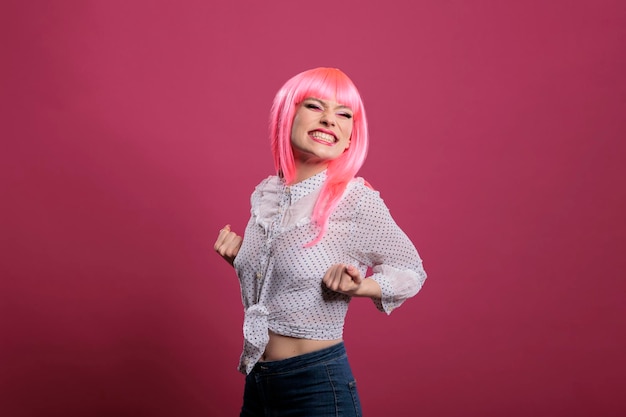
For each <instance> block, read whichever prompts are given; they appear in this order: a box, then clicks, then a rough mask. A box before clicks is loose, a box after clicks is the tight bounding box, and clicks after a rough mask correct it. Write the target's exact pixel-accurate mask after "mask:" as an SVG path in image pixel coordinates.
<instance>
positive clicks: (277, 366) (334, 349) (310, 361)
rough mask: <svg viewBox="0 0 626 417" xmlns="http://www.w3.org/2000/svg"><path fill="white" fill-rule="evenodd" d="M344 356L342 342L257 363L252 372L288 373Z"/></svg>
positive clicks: (344, 351)
mask: <svg viewBox="0 0 626 417" xmlns="http://www.w3.org/2000/svg"><path fill="white" fill-rule="evenodd" d="M345 355H346V347H345V345H344V343H343V342H340V343H337V344H336V345H333V346H330V347H327V348H324V349H320V350H316V351H315V352H310V353H305V354H303V355H298V356H294V357H293V358H287V359H283V360H279V361H271V362H257V363H256V365H254V370H253V372H255V373H256V374H274V373H280V372H289V371H293V370H295V369H300V368H305V367H307V366H311V365H317V364H320V363H324V362H328V361H332V360H335V359H338V358H341V357H342V356H345Z"/></svg>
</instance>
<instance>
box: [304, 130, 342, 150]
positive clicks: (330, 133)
mask: <svg viewBox="0 0 626 417" xmlns="http://www.w3.org/2000/svg"><path fill="white" fill-rule="evenodd" d="M314 132H321V133H325V134H327V135H330V136H332V137H333V138H334V139H335V140H334V141H333V142H328V141H325V140H323V139H319V138H316V137H315V136H313V135H312V134H313V133H314ZM308 135H309V137H310V138H311V140H314V141H315V142H317V143H321V144H322V145H326V146H332V145H334V144H335V143H337V141H338V140H337V135H335V132H333V131H332V130H326V129H313V130H311V131H309V132H308Z"/></svg>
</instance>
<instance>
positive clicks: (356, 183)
mask: <svg viewBox="0 0 626 417" xmlns="http://www.w3.org/2000/svg"><path fill="white" fill-rule="evenodd" d="M346 192H347V193H352V194H358V195H359V196H361V197H365V198H375V199H380V193H379V192H378V191H377V190H375V189H374V187H372V186H371V185H370V183H369V182H367V181H366V180H365V179H363V178H361V177H356V178H354V179H352V180H351V181H350V183H348V186H347V187H346Z"/></svg>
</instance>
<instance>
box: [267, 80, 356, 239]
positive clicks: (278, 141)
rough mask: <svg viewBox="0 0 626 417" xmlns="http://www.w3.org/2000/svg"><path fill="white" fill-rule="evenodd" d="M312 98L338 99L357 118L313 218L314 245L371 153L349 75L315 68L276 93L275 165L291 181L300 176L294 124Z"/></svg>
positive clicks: (330, 170) (272, 121)
mask: <svg viewBox="0 0 626 417" xmlns="http://www.w3.org/2000/svg"><path fill="white" fill-rule="evenodd" d="M308 97H315V98H319V99H322V100H334V101H336V102H337V103H340V104H343V105H345V106H348V107H350V108H351V109H352V112H353V121H354V122H353V123H354V125H353V128H352V136H350V147H349V148H348V149H347V150H346V151H345V152H344V153H343V154H342V155H341V156H340V157H338V158H337V159H335V160H333V161H331V162H330V163H329V165H328V170H327V172H326V173H327V176H326V181H325V182H324V185H323V186H322V189H321V190H320V195H319V197H318V199H317V202H316V203H315V207H314V209H313V221H314V222H315V223H316V224H317V225H318V227H319V228H320V231H319V234H318V235H317V237H316V238H315V239H314V240H313V241H312V242H310V243H309V244H308V245H309V246H311V245H314V244H316V243H317V242H319V241H320V240H321V239H322V237H323V236H324V233H325V232H326V229H327V227H328V217H329V216H330V213H331V212H332V211H333V210H334V209H335V207H336V206H337V203H339V200H340V199H341V197H342V195H343V193H344V191H345V189H346V186H347V185H348V183H349V182H350V180H352V179H353V178H354V176H355V175H356V173H357V172H358V170H359V169H360V168H361V166H362V165H363V162H364V161H365V157H366V155H367V148H368V134H367V119H366V118H365V109H364V108H363V102H362V100H361V96H360V95H359V92H358V90H357V89H356V87H355V86H354V84H353V83H352V81H351V80H350V79H349V78H348V76H347V75H346V74H344V73H343V72H341V71H340V70H338V69H336V68H315V69H312V70H308V71H304V72H302V73H300V74H298V75H296V76H295V77H293V78H291V79H290V80H289V81H287V82H286V83H285V85H283V87H282V88H281V89H280V90H279V91H278V93H277V94H276V97H275V98H274V104H273V106H272V111H271V114H270V139H271V142H272V153H273V155H274V166H275V167H276V171H277V172H278V174H279V175H282V176H283V178H284V179H285V182H286V183H287V184H291V183H292V182H293V180H294V178H295V175H296V172H295V162H294V157H293V151H292V148H291V127H292V124H293V119H294V116H295V113H296V110H297V109H298V106H299V105H300V103H302V101H303V100H304V99H306V98H308Z"/></svg>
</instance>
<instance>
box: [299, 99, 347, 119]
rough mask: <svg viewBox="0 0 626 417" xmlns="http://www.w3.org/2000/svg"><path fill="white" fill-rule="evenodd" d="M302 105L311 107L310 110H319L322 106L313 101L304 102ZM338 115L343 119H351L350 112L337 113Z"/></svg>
mask: <svg viewBox="0 0 626 417" xmlns="http://www.w3.org/2000/svg"><path fill="white" fill-rule="evenodd" d="M304 107H306V108H307V109H311V110H319V111H321V110H322V108H321V107H320V106H319V105H317V104H314V103H305V104H304ZM337 115H338V116H340V117H343V118H345V119H352V114H350V113H337Z"/></svg>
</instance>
